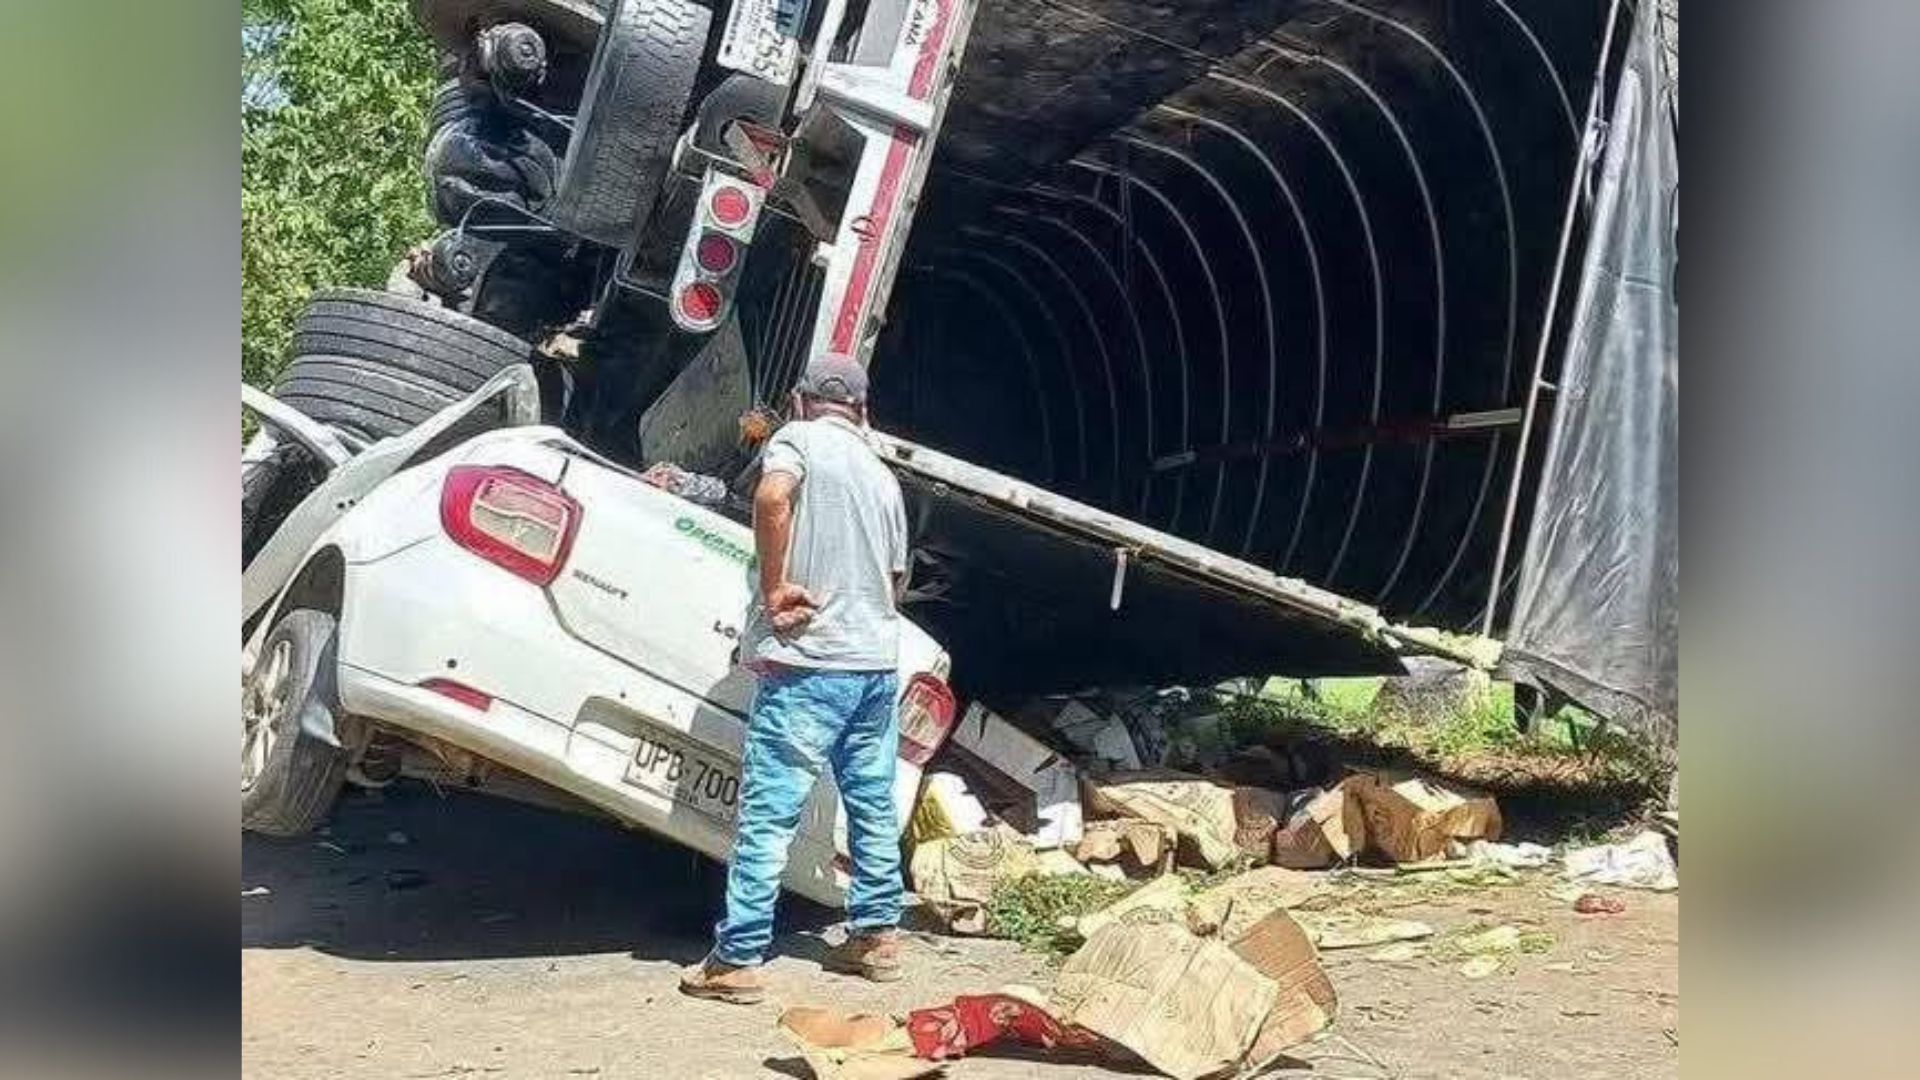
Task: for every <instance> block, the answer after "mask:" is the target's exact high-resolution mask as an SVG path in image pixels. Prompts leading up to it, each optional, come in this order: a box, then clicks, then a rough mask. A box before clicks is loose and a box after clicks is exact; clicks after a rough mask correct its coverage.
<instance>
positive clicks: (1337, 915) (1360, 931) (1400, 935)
mask: <svg viewBox="0 0 1920 1080" xmlns="http://www.w3.org/2000/svg"><path fill="white" fill-rule="evenodd" d="M1295 917H1296V918H1297V919H1298V920H1299V922H1300V928H1301V929H1303V930H1305V931H1306V932H1307V937H1309V938H1311V939H1312V940H1313V943H1314V944H1315V945H1317V946H1319V947H1320V948H1322V949H1358V948H1365V947H1366V946H1369V945H1385V944H1388V943H1389V942H1394V941H1416V940H1419V939H1420V938H1428V937H1432V936H1433V927H1431V926H1428V925H1427V924H1426V923H1423V922H1415V921H1414V920H1412V919H1389V918H1386V917H1384V916H1380V915H1368V914H1365V913H1364V912H1358V911H1302V912H1300V913H1298V914H1297V915H1296V916H1295Z"/></svg>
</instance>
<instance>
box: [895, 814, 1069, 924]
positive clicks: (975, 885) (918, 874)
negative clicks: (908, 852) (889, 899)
mask: <svg viewBox="0 0 1920 1080" xmlns="http://www.w3.org/2000/svg"><path fill="white" fill-rule="evenodd" d="M1038 869H1039V864H1038V863H1037V862H1036V860H1035V858H1034V853H1033V846H1032V845H1030V844H1028V843H1027V841H1026V840H1025V839H1024V838H1023V837H1021V836H1020V834H1019V833H1016V832H1014V831H1013V830H1012V829H1009V828H1007V827H1006V826H1004V825H1000V826H996V827H994V828H991V829H982V830H980V831H979V832H972V833H967V834H965V835H962V836H952V837H946V838H944V839H940V840H932V841H929V842H927V843H924V844H921V845H920V846H919V847H916V848H915V849H914V850H913V862H912V864H911V865H910V867H909V870H910V872H911V874H912V875H913V891H914V892H916V893H918V894H920V899H921V900H922V901H923V902H924V903H925V904H926V905H927V909H928V910H929V911H931V912H933V914H934V915H935V917H937V918H939V919H940V921H941V922H943V923H945V924H946V925H947V927H948V928H949V929H951V930H952V931H953V932H954V933H957V934H983V933H986V930H987V910H986V905H987V901H988V900H989V899H990V898H992V896H993V890H994V887H995V886H996V885H998V884H999V883H1000V882H1002V881H1013V880H1017V879H1019V878H1023V877H1025V876H1027V875H1028V874H1031V873H1034V872H1035V871H1037V870H1038Z"/></svg>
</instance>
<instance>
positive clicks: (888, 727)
mask: <svg viewBox="0 0 1920 1080" xmlns="http://www.w3.org/2000/svg"><path fill="white" fill-rule="evenodd" d="M898 682H899V679H898V677H897V676H896V675H895V674H894V673H893V672H891V671H824V670H816V669H811V668H782V669H780V670H779V671H778V672H775V673H772V674H768V675H763V676H761V679H760V688H759V690H758V692H756V693H755V694H754V697H753V709H752V711H751V713H750V715H749V716H748V719H747V748H746V756H745V759H744V761H743V762H742V776H741V785H740V809H739V817H738V820H737V824H736V826H735V829H734V836H733V858H732V860H731V861H730V862H729V864H728V866H727V912H726V916H725V917H724V918H722V919H721V920H720V923H719V925H717V926H715V927H714V930H713V932H714V946H713V955H714V957H715V959H718V960H719V961H721V962H722V963H726V964H733V965H736V966H742V967H745V966H750V965H753V964H758V963H760V962H761V961H762V960H763V959H765V957H766V952H767V947H768V946H769V945H771V944H772V943H773V904H774V900H775V898H776V897H777V896H778V895H779V893H780V875H781V873H782V871H784V870H785V869H786V866H787V846H788V845H789V844H791V843H792V842H793V834H794V831H795V830H796V829H797V828H799V825H800V811H801V809H802V808H803V807H804V806H805V805H806V801H807V796H808V795H809V794H810V793H811V792H812V791H813V782H814V780H815V778H817V777H818V776H819V775H820V769H821V766H822V765H831V766H832V767H833V779H834V783H835V784H836V785H837V786H838V787H839V788H840V800H841V802H842V804H843V805H845V806H846V812H847V846H848V848H849V852H850V854H851V855H852V856H853V887H852V888H851V889H849V890H848V892H847V914H848V922H849V924H850V925H851V928H852V929H853V931H854V932H856V933H858V932H862V931H869V930H881V929H886V928H888V927H891V926H894V925H895V924H897V923H898V922H899V921H900V906H901V900H902V897H901V887H900V827H899V821H898V816H897V815H896V814H895V812H894V808H893V770H894V759H895V755H896V754H897V753H898V752H899V747H900V725H899V723H898V721H897V720H896V719H895V717H894V697H895V692H896V689H897V684H898Z"/></svg>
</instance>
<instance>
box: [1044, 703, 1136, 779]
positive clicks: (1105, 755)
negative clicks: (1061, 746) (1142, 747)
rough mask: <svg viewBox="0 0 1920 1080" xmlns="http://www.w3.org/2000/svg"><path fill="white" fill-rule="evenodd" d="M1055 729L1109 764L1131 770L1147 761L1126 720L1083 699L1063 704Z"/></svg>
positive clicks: (1085, 751)
mask: <svg viewBox="0 0 1920 1080" xmlns="http://www.w3.org/2000/svg"><path fill="white" fill-rule="evenodd" d="M1053 729H1054V730H1055V731H1057V732H1059V733H1060V735H1061V737H1062V738H1064V739H1066V740H1067V741H1068V742H1069V743H1072V744H1073V746H1074V748H1075V749H1078V750H1079V751H1081V752H1082V753H1085V754H1087V755H1089V756H1090V757H1092V758H1094V759H1096V760H1097V761H1099V762H1100V763H1101V764H1102V765H1104V766H1106V767H1108V768H1112V769H1121V770H1125V771H1129V772H1130V771H1133V770H1136V769H1138V768H1140V766H1141V765H1143V764H1145V762H1142V761H1141V760H1140V752H1139V750H1138V749H1136V748H1135V747H1134V745H1133V735H1132V734H1131V733H1130V732H1128V731H1127V725H1126V722H1125V721H1123V720H1121V719H1120V718H1119V717H1117V716H1113V715H1110V714H1109V715H1102V714H1100V713H1097V712H1095V711H1093V710H1092V709H1090V708H1088V707H1087V706H1086V705H1085V704H1083V703H1081V702H1078V701H1069V702H1067V703H1066V704H1065V705H1063V706H1061V707H1060V712H1059V713H1058V714H1057V715H1056V716H1055V717H1054V718H1053Z"/></svg>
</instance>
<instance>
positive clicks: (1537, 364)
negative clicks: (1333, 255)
mask: <svg viewBox="0 0 1920 1080" xmlns="http://www.w3.org/2000/svg"><path fill="white" fill-rule="evenodd" d="M1619 20H1620V0H1613V4H1612V6H1611V7H1609V8H1608V10H1607V30H1606V34H1605V35H1604V36H1603V37H1602V39H1601V42H1600V59H1599V62H1598V63H1597V64H1596V65H1595V67H1594V73H1593V90H1592V92H1591V93H1589V94H1588V95H1587V119H1586V123H1585V124H1584V125H1582V127H1581V129H1580V145H1579V147H1577V148H1576V150H1575V154H1576V158H1575V161H1574V163H1573V179H1572V182H1571V183H1569V184H1568V185H1567V211H1566V215H1565V216H1564V217H1563V218H1562V219H1561V221H1560V247H1559V251H1558V253H1557V254H1556V255H1555V256H1554V260H1553V283H1552V284H1551V285H1549V286H1548V288H1547V310H1546V314H1545V315H1544V316H1543V317H1542V318H1541V320H1540V346H1539V348H1537V349H1535V350H1534V354H1533V375H1532V377H1531V378H1529V379H1528V380H1527V404H1526V407H1525V408H1524V409H1523V410H1522V412H1521V418H1520V445H1519V446H1518V447H1517V448H1516V449H1515V450H1514V458H1513V479H1512V480H1511V481H1509V482H1508V484H1507V506H1506V510H1505V511H1504V513H1502V515H1501V518H1500V546H1499V548H1498V549H1497V550H1496V551H1495V553H1494V556H1493V580H1492V582H1491V584H1489V585H1488V587H1487V609H1486V611H1485V612H1484V613H1483V614H1482V615H1481V617H1480V633H1481V634H1482V635H1485V636H1489V637H1490V636H1492V634H1493V613H1494V609H1495V608H1497V607H1499V606H1500V579H1501V577H1503V576H1504V575H1505V574H1506V570H1507V553H1508V552H1507V549H1508V548H1509V547H1510V546H1511V545H1512V543H1513V518H1514V514H1515V512H1516V511H1517V510H1519V508H1520V482H1521V480H1523V479H1524V478H1525V476H1526V469H1527V445H1528V443H1530V442H1531V441H1532V439H1533V422H1534V418H1535V416H1536V415H1537V412H1538V408H1537V407H1538V405H1539V402H1540V375H1541V373H1542V372H1543V371H1545V370H1546V366H1547V349H1548V348H1549V346H1551V345H1552V343H1553V320H1554V317H1555V316H1556V315H1557V314H1558V309H1559V307H1560V286H1561V283H1562V281H1563V280H1564V279H1565V277H1566V272H1567V248H1568V247H1570V246H1571V245H1572V243H1573V222H1574V216H1575V213H1576V212H1577V211H1578V210H1579V207H1580V189H1581V187H1582V186H1584V185H1585V184H1586V180H1587V173H1588V171H1589V170H1590V169H1591V168H1592V164H1593V159H1594V157H1595V155H1594V154H1593V153H1592V149H1593V148H1591V147H1590V146H1589V145H1588V144H1589V143H1590V141H1591V140H1592V135H1593V129H1594V124H1595V123H1597V122H1598V120H1599V118H1600V99H1601V98H1602V97H1603V96H1604V94H1605V91H1606V88H1607V57H1608V56H1610V55H1612V53H1613V32H1614V28H1615V26H1616V25H1617V24H1618V22H1619Z"/></svg>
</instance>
